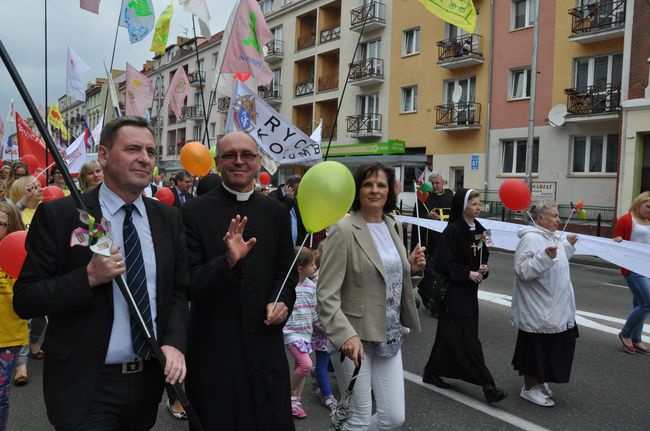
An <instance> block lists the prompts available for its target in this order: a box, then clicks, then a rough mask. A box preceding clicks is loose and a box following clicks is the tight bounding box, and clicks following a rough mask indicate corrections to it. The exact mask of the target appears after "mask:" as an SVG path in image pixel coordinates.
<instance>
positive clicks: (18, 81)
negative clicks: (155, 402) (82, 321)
mask: <svg viewBox="0 0 650 431" xmlns="http://www.w3.org/2000/svg"><path fill="white" fill-rule="evenodd" d="M0 57H2V62H3V63H4V64H5V67H6V68H7V72H9V75H10V76H11V79H12V80H13V82H14V84H15V85H16V88H17V89H18V92H19V93H20V96H21V97H22V98H23V101H24V102H25V105H27V109H28V110H29V112H30V113H31V115H32V117H33V118H34V121H35V123H36V127H37V128H38V131H39V132H40V133H41V135H42V136H43V138H44V140H45V147H46V148H47V149H48V150H50V152H51V153H52V157H53V158H54V161H55V163H56V165H57V166H58V167H59V169H60V170H61V173H62V174H63V179H64V181H65V183H66V185H67V186H68V189H69V190H70V195H71V196H72V198H73V199H74V201H75V205H76V206H77V208H78V209H80V210H83V211H86V206H85V205H84V203H83V201H82V200H81V193H80V192H79V190H77V188H76V187H75V184H74V181H73V179H72V176H71V175H70V171H68V167H67V166H66V164H65V163H64V161H63V158H62V157H61V155H60V154H59V152H58V151H57V149H56V145H55V144H54V140H53V139H52V137H51V136H50V135H49V134H48V133H47V128H46V127H45V122H44V121H43V119H42V118H41V116H40V115H39V114H38V109H37V108H36V105H35V104H34V100H33V99H32V96H31V95H30V94H29V92H28V91H27V87H26V86H25V83H24V82H23V80H22V78H21V77H20V74H19V73H18V70H17V69H16V66H15V65H14V63H13V61H12V60H11V57H10V56H9V53H8V52H7V49H6V48H5V45H4V43H3V42H2V40H0ZM115 282H116V283H117V287H118V288H119V289H120V292H121V293H122V296H123V297H124V299H125V301H126V304H127V306H128V307H129V313H130V314H131V316H133V317H134V318H136V321H137V323H138V326H139V327H140V329H141V330H142V333H143V334H146V335H147V343H148V344H149V347H150V348H151V351H152V352H153V355H154V356H155V357H156V359H157V360H158V363H159V364H160V366H161V367H162V368H163V369H164V368H165V361H166V359H165V355H164V354H163V352H162V350H161V349H160V346H159V345H158V341H157V340H156V338H155V334H151V333H149V329H148V328H147V325H146V323H145V321H144V320H143V319H142V316H141V315H140V311H139V310H138V307H137V306H136V304H135V301H134V300H133V297H132V296H131V292H130V291H129V289H128V288H127V287H126V283H125V281H124V278H123V277H122V276H119V277H116V278H115ZM172 386H173V388H174V392H175V393H176V396H177V397H178V399H179V401H180V402H181V404H182V405H183V408H185V412H186V413H187V415H188V417H189V419H190V422H191V424H192V428H193V429H196V430H198V431H204V428H203V426H202V425H201V421H200V420H199V418H198V416H197V414H196V411H194V408H193V407H192V405H191V404H190V401H189V400H188V398H187V395H186V394H185V390H184V389H183V386H182V385H181V384H180V383H178V382H176V383H175V384H174V385H172Z"/></svg>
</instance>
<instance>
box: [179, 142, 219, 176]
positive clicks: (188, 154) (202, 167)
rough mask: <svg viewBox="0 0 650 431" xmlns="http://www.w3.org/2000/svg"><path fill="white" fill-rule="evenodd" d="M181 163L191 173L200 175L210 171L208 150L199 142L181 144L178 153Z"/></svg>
mask: <svg viewBox="0 0 650 431" xmlns="http://www.w3.org/2000/svg"><path fill="white" fill-rule="evenodd" d="M180 160H181V165H183V167H184V168H185V170H186V171H187V172H189V173H190V174H192V175H196V176H199V177H202V176H204V175H206V174H207V173H208V172H210V167H211V166H212V164H211V163H210V152H209V151H208V149H207V147H205V146H204V145H203V144H201V143H200V142H188V143H187V144H185V145H183V148H182V149H181V154H180Z"/></svg>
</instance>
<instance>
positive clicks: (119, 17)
mask: <svg viewBox="0 0 650 431" xmlns="http://www.w3.org/2000/svg"><path fill="white" fill-rule="evenodd" d="M121 18H122V6H120V13H119V14H117V27H115V39H114V40H113V53H112V54H111V68H110V69H109V70H108V74H109V76H107V77H106V97H105V98H104V114H103V116H102V118H103V119H104V121H106V107H107V106H108V96H109V92H110V91H111V80H110V79H109V78H110V75H111V74H112V73H113V61H114V60H115V48H117V34H118V32H119V31H120V19H121ZM104 68H106V63H104ZM118 104H119V101H118ZM115 108H118V109H119V108H120V107H119V106H117V107H115V106H114V107H113V109H115Z"/></svg>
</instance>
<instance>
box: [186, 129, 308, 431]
mask: <svg viewBox="0 0 650 431" xmlns="http://www.w3.org/2000/svg"><path fill="white" fill-rule="evenodd" d="M217 166H218V168H219V170H220V171H221V178H222V184H221V185H219V186H217V187H216V188H215V189H213V190H212V191H210V192H208V193H206V194H205V195H203V196H200V197H197V198H195V199H192V200H191V201H189V202H188V203H187V204H186V205H185V206H184V207H182V208H181V210H182V213H183V218H184V220H185V228H186V234H187V243H188V251H189V263H190V274H191V283H190V289H189V296H190V300H191V311H190V327H189V335H188V348H187V369H188V372H187V380H186V389H187V394H188V396H189V398H190V401H191V402H192V404H193V405H194V407H195V409H196V411H197V412H198V414H199V417H200V419H201V421H202V422H203V425H204V426H205V428H206V430H229V431H237V430H242V431H252V430H268V431H284V430H293V429H294V425H293V418H292V416H291V403H290V396H291V395H290V386H289V382H290V380H289V368H288V363H287V358H286V355H285V351H284V343H283V338H282V326H283V325H284V323H285V321H286V320H287V318H288V316H289V314H291V310H292V308H293V304H294V301H295V285H296V282H297V276H296V274H295V271H294V272H293V273H292V274H291V275H290V276H289V279H288V281H287V283H286V286H285V287H284V289H283V291H282V294H281V295H280V298H279V301H278V303H277V306H276V307H275V308H273V302H274V300H275V298H276V296H277V295H278V292H279V290H280V286H281V285H282V281H283V280H284V277H285V276H286V274H287V272H288V270H289V267H290V266H291V262H292V260H293V258H294V251H293V246H292V240H291V225H290V221H289V214H288V213H287V211H286V210H285V208H284V206H283V205H282V204H281V203H280V202H278V201H277V200H275V199H272V198H269V197H267V196H264V195H263V194H261V193H257V192H255V191H254V184H255V178H256V176H257V174H258V171H259V169H260V154H259V152H258V149H257V144H256V143H255V141H253V139H251V138H250V137H249V136H248V135H246V134H245V133H230V134H228V135H226V136H225V137H224V138H223V139H222V140H221V141H220V142H219V144H218V147H217Z"/></svg>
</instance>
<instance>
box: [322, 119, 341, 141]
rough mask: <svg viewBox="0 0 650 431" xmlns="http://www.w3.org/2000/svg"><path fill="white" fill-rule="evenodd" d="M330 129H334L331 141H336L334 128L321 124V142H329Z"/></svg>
mask: <svg viewBox="0 0 650 431" xmlns="http://www.w3.org/2000/svg"><path fill="white" fill-rule="evenodd" d="M332 129H334V135H333V136H332V141H336V130H337V129H336V128H335V127H334V126H333V125H330V124H323V128H322V129H321V142H323V143H325V142H329V140H330V134H331V133H332Z"/></svg>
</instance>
